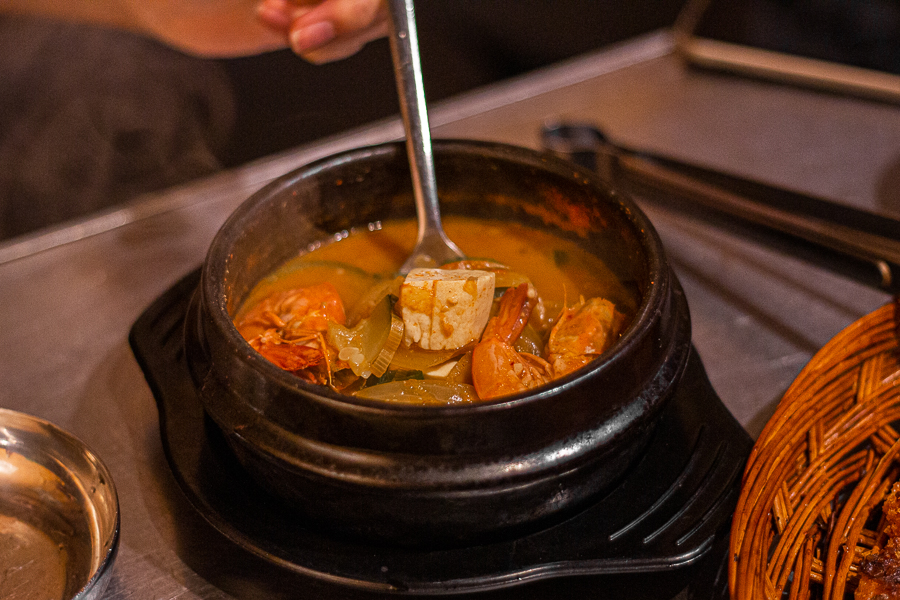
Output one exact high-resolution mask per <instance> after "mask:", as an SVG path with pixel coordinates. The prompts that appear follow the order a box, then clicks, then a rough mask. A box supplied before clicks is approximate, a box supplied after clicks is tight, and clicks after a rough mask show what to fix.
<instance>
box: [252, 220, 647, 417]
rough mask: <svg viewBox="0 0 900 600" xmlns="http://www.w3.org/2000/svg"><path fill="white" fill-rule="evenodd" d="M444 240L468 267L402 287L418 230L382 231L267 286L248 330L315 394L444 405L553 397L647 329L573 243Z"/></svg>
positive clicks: (418, 276)
mask: <svg viewBox="0 0 900 600" xmlns="http://www.w3.org/2000/svg"><path fill="white" fill-rule="evenodd" d="M444 228H445V230H446V231H447V234H448V236H449V237H450V238H451V239H452V240H453V241H454V242H455V243H456V244H457V245H458V246H459V247H460V248H461V249H462V251H463V252H464V253H465V254H466V256H467V257H469V259H468V260H466V261H463V262H461V263H456V264H451V265H443V266H441V268H435V269H424V270H422V269H419V270H415V271H413V272H411V273H410V274H409V275H408V276H407V277H406V278H404V277H401V276H399V275H398V269H399V268H400V266H401V265H402V263H403V261H404V260H405V259H406V258H407V257H408V256H409V254H410V253H411V252H412V249H413V246H414V242H415V238H416V222H415V221H414V220H407V221H393V222H385V223H375V224H372V225H371V226H370V227H369V229H368V230H362V231H355V232H350V233H349V234H341V235H338V236H335V239H334V240H333V241H331V242H329V243H326V244H322V245H321V246H319V247H316V248H312V249H310V251H309V252H306V253H304V254H302V255H300V256H298V257H297V258H295V259H293V260H291V261H289V262H288V263H286V264H285V265H283V266H282V267H281V268H279V269H278V270H277V271H275V272H274V273H272V274H271V275H270V276H269V277H267V278H265V279H264V280H263V281H261V282H260V283H259V284H258V285H257V286H256V288H255V289H254V290H253V291H252V292H251V293H250V294H249V295H248V297H247V299H246V300H245V301H244V303H243V306H242V307H241V309H240V310H239V311H238V314H237V315H236V316H235V319H234V320H235V325H236V326H237V328H238V330H239V331H240V332H241V334H242V335H243V336H244V338H245V339H246V340H247V341H248V342H249V343H250V344H251V346H253V347H254V348H255V349H256V350H257V351H259V352H260V353H261V354H262V355H263V356H265V357H266V358H267V359H269V360H270V361H271V362H273V363H275V364H276V365H278V366H280V367H282V368H284V369H286V370H288V371H291V372H293V373H295V374H296V375H298V376H299V377H302V378H303V379H306V380H307V381H311V382H314V383H318V384H321V385H328V386H330V387H332V388H333V389H335V390H338V391H341V392H343V393H346V394H353V395H357V396H363V397H368V398H374V399H380V400H385V401H391V402H413V403H439V404H440V403H459V402H476V401H480V400H487V399H491V398H496V397H498V396H504V395H507V394H512V393H517V392H521V391H525V390H528V389H531V388H534V387H538V386H540V385H545V384H548V383H550V382H552V381H553V380H554V379H557V378H559V377H562V376H563V375H566V374H567V373H569V372H571V371H574V370H576V369H578V368H580V367H581V366H584V365H585V364H587V363H588V362H590V361H591V360H593V359H594V358H596V357H597V356H599V355H600V354H602V353H603V352H604V351H605V350H606V349H607V348H608V347H609V346H611V345H612V344H613V343H614V342H615V341H616V339H618V337H619V336H620V335H621V334H622V332H623V331H624V329H625V328H626V327H627V325H628V323H629V322H630V321H631V319H632V318H633V316H634V313H635V310H636V307H637V305H638V303H639V300H640V299H639V298H638V296H637V292H636V291H635V290H632V289H629V288H627V287H626V286H624V285H623V284H622V282H620V281H619V279H618V278H617V277H616V276H615V275H614V274H613V273H612V272H611V270H610V269H609V268H608V267H607V266H606V265H605V264H604V263H603V261H602V260H601V259H600V258H598V257H597V256H595V255H593V254H591V253H589V252H587V251H585V250H584V249H582V248H581V247H580V246H578V245H577V244H576V243H575V242H573V241H571V240H567V239H564V238H561V237H556V236H554V235H551V234H549V233H547V232H545V231H542V230H538V229H533V228H529V227H527V226H524V225H521V224H516V223H506V222H499V221H484V220H474V219H466V218H460V217H448V218H446V219H445V222H444Z"/></svg>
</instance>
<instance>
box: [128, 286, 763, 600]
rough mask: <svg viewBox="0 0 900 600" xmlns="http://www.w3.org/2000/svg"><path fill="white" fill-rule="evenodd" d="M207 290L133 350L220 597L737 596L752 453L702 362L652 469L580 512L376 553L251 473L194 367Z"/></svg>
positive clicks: (199, 562) (186, 553) (657, 445)
mask: <svg viewBox="0 0 900 600" xmlns="http://www.w3.org/2000/svg"><path fill="white" fill-rule="evenodd" d="M198 281H199V270H197V271H194V272H192V273H190V274H189V275H187V276H186V277H184V278H183V279H182V280H181V281H179V282H178V283H177V284H175V285H174V286H173V287H172V288H170V289H169V290H168V291H166V292H165V293H164V294H163V295H162V296H160V297H159V298H158V299H157V300H156V301H155V302H154V303H153V304H152V305H151V306H150V307H148V308H147V309H146V310H145V312H144V313H143V314H142V315H141V316H140V318H139V319H138V320H137V321H136V322H135V324H134V325H133V327H132V330H131V333H130V336H129V341H130V343H131V347H132V350H133V351H134V354H135V356H136V358H137V360H138V363H139V364H140V367H141V369H142V370H143V372H144V375H145V377H146V379H147V381H148V383H149V385H150V388H151V390H152V392H153V395H154V397H155V399H156V402H157V405H158V409H159V413H160V434H161V437H162V443H163V449H164V452H165V454H166V459H167V461H168V466H169V468H170V470H171V472H172V474H173V475H174V478H175V481H176V483H177V484H178V486H179V487H180V488H181V490H182V492H184V495H185V496H186V498H187V500H188V502H189V503H190V505H191V506H192V507H193V511H192V512H193V513H194V514H193V515H182V516H183V517H184V518H183V519H181V521H183V522H182V523H178V525H179V528H180V531H179V535H180V536H181V537H182V538H183V539H181V540H180V543H181V544H182V547H181V548H180V552H179V554H180V555H181V557H182V558H183V559H184V560H185V562H188V563H189V564H190V566H192V567H193V568H195V569H196V570H198V572H200V573H201V574H202V575H204V576H205V577H207V579H209V580H210V581H212V582H213V583H215V584H216V585H218V586H219V587H222V588H223V589H226V590H227V591H233V593H235V594H236V595H239V596H245V595H247V593H248V591H253V592H255V593H261V594H265V595H266V596H267V597H276V598H277V597H279V595H284V596H285V597H289V596H291V595H292V594H296V593H297V591H298V590H303V591H304V594H303V596H304V597H315V595H316V594H317V593H319V594H321V595H322V597H332V598H335V597H341V598H356V597H363V598H371V597H378V596H383V595H397V594H413V595H419V594H422V595H437V594H461V593H466V592H490V594H488V597H504V596H503V595H504V594H510V595H509V597H511V598H512V597H515V598H523V597H528V593H529V590H535V597H542V598H546V597H557V594H558V597H560V598H562V597H573V596H572V594H573V593H586V592H589V593H590V597H607V595H606V594H609V595H608V597H610V598H614V597H626V596H627V597H630V598H642V597H645V598H672V597H674V596H675V595H677V594H678V593H679V592H682V591H683V590H685V589H688V588H691V589H690V597H704V598H725V597H727V586H726V569H725V562H724V561H725V558H726V556H725V555H726V552H727V532H728V527H729V525H730V521H731V514H732V512H733V509H734V505H735V503H736V501H737V497H738V493H739V487H740V480H741V474H742V472H743V466H744V463H745V461H746V458H747V456H748V454H749V452H750V448H751V446H752V440H751V439H750V437H749V436H748V435H747V433H746V432H745V431H744V430H743V428H742V427H741V426H740V424H738V423H737V421H735V419H734V417H733V416H732V415H731V414H730V413H729V412H728V410H727V409H726V408H725V406H724V405H723V404H722V402H721V400H720V399H719V398H718V396H717V395H716V393H715V391H714V390H713V389H712V386H711V385H710V383H709V381H708V379H707V377H706V374H705V372H704V370H703V365H702V364H701V362H700V359H699V357H698V356H697V355H696V352H693V351H692V353H691V357H690V359H689V364H688V367H687V372H686V373H685V375H684V378H683V379H682V381H681V382H680V383H679V386H678V388H677V389H676V391H675V395H674V397H673V398H672V399H671V401H670V402H669V405H668V406H667V407H666V409H665V412H664V414H663V415H662V417H661V420H660V422H659V423H658V425H657V427H656V431H655V433H654V437H653V439H652V440H651V441H650V443H649V445H648V447H647V449H646V450H645V452H644V454H643V456H642V457H641V458H640V459H639V461H638V463H637V464H636V465H635V466H634V467H633V468H632V469H631V470H630V471H629V472H628V474H627V475H626V476H625V477H624V478H623V480H622V481H621V482H620V483H619V484H617V485H616V486H615V487H614V488H613V489H612V490H610V491H608V492H606V493H605V494H604V495H603V496H602V497H600V498H598V499H597V501H596V502H595V503H594V504H592V505H591V506H589V507H587V508H586V509H584V510H582V511H581V512H579V513H578V514H576V515H573V516H571V517H569V518H568V519H567V520H565V521H563V522H560V523H558V524H556V525H553V526H550V527H547V528H545V529H542V530H540V531H535V532H533V533H530V534H528V535H524V536H522V537H518V538H515V539H498V540H496V541H491V542H488V543H484V544H481V545H478V546H471V547H464V548H454V549H440V550H431V551H426V550H417V549H409V548H398V547H389V546H378V545H374V544H367V543H363V542H359V541H356V540H348V539H341V538H340V537H338V536H334V535H330V534H329V533H328V532H327V531H320V530H316V529H315V528H314V527H313V526H311V524H309V523H305V522H303V520H302V519H301V518H299V517H298V515H297V514H296V511H292V510H290V509H289V508H287V507H286V506H284V505H283V504H282V503H281V502H280V501H279V500H278V499H276V498H274V497H272V496H270V495H269V494H267V493H266V492H265V491H263V490H262V489H261V488H260V487H259V485H258V484H256V483H255V482H253V480H252V479H251V478H250V477H249V476H248V475H247V474H246V473H245V472H244V471H243V469H242V468H241V467H240V465H239V464H238V463H237V460H236V459H235V458H234V456H233V455H232V454H231V452H230V450H229V449H228V447H227V445H226V443H225V441H224V439H223V437H222V435H221V433H220V431H219V430H218V429H217V428H216V427H215V425H214V424H213V423H212V422H211V420H210V419H209V418H208V417H207V416H206V414H205V413H204V410H203V406H202V404H201V402H200V399H199V397H198V395H197V390H196V389H195V388H194V387H193V384H192V382H191V378H190V376H189V374H188V370H187V364H186V362H185V357H184V352H183V349H184V348H183V343H182V324H183V322H184V317H185V313H186V310H187V306H188V303H189V300H190V297H191V294H192V293H193V291H194V289H195V288H196V287H197V283H198ZM180 512H182V513H184V512H188V511H180ZM198 517H199V518H198ZM298 586H299V587H298ZM573 587H574V588H575V589H572V588H573ZM232 588H233V589H232ZM317 590H318V592H317ZM579 590H581V591H580V592H579ZM598 592H599V593H600V594H601V595H598ZM622 594H625V595H624V596H623V595H622ZM479 597H484V596H483V594H482V595H479Z"/></svg>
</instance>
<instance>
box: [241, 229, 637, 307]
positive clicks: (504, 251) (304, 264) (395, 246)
mask: <svg viewBox="0 0 900 600" xmlns="http://www.w3.org/2000/svg"><path fill="white" fill-rule="evenodd" d="M372 227H373V229H375V230H374V231H368V230H361V231H354V232H351V233H350V234H349V235H347V236H346V237H344V238H343V239H339V240H335V241H332V242H329V243H326V244H323V245H321V246H320V247H318V248H315V249H312V250H311V251H310V252H307V253H305V254H302V255H301V256H298V257H297V258H295V259H292V260H290V261H288V262H287V263H286V264H285V265H284V266H282V267H281V268H280V269H278V270H276V271H275V272H274V273H273V274H272V275H270V276H269V277H266V278H265V279H263V280H262V281H261V282H260V283H259V284H257V286H256V287H255V289H254V290H253V291H252V292H251V293H250V295H249V296H248V297H247V299H246V300H245V302H244V304H243V307H242V309H241V311H240V312H239V314H238V315H237V318H239V317H240V315H241V313H242V312H243V311H244V310H246V309H247V308H249V307H252V306H254V305H255V304H256V303H257V302H258V301H260V300H261V299H263V298H265V297H266V296H268V295H270V294H272V293H273V292H276V291H281V290H287V289H291V288H296V287H303V286H309V285H315V284H317V283H322V282H325V281H329V282H331V283H333V284H334V285H335V287H336V288H337V290H338V293H339V294H340V296H341V298H342V300H343V301H344V305H345V306H348V307H351V306H353V305H354V303H356V302H357V301H358V300H359V299H360V297H361V296H362V295H363V294H364V293H365V292H366V291H367V290H368V289H370V288H371V287H372V286H373V285H375V284H377V282H378V281H379V280H380V279H383V278H389V277H392V276H395V275H396V274H397V271H398V270H399V268H400V266H401V265H402V264H403V261H404V260H406V258H407V257H408V256H409V254H410V253H411V252H412V250H413V246H414V245H415V239H416V227H417V226H416V221H415V220H414V219H409V220H402V221H389V222H383V223H377V224H374V225H373V226H372ZM444 230H445V231H446V232H447V235H448V236H449V237H450V239H452V240H453V241H454V242H455V243H456V244H457V245H458V246H459V247H460V249H461V250H462V251H463V252H464V253H465V254H466V256H468V257H469V258H471V259H474V260H477V259H487V260H492V261H496V262H500V263H503V264H505V265H506V266H508V267H509V268H510V269H511V270H513V271H517V272H520V273H523V274H525V275H527V276H528V277H529V278H530V279H531V282H532V283H533V284H534V286H535V288H536V289H537V291H538V293H539V294H540V295H541V297H542V298H543V299H544V300H545V301H547V302H550V303H560V304H561V303H562V302H563V301H565V302H566V303H567V304H568V305H571V304H573V303H575V302H576V301H577V300H578V298H579V296H584V297H585V298H591V297H598V296H599V297H602V298H606V299H608V300H610V301H611V302H613V303H614V304H615V305H616V307H617V308H618V310H619V311H621V312H622V313H624V314H625V315H627V316H628V318H629V320H630V318H631V317H632V316H633V315H634V311H635V309H636V306H637V303H638V301H639V299H638V298H637V297H636V296H635V292H633V291H630V290H628V289H626V288H625V287H624V286H623V285H622V283H621V282H620V281H619V280H618V278H617V277H616V276H615V275H614V274H613V273H612V271H610V269H609V268H608V267H607V266H606V264H604V262H603V261H602V260H601V259H600V258H599V257H597V256H595V255H594V254H591V253H589V252H587V251H585V250H583V249H582V248H580V247H579V246H578V245H577V244H575V243H574V242H572V241H570V240H566V239H563V238H560V237H556V236H554V235H552V234H550V233H547V232H546V231H542V230H539V229H534V228H531V227H527V226H525V225H521V224H518V223H507V222H501V221H488V220H478V219H471V218H465V217H453V216H450V217H446V218H445V219H444Z"/></svg>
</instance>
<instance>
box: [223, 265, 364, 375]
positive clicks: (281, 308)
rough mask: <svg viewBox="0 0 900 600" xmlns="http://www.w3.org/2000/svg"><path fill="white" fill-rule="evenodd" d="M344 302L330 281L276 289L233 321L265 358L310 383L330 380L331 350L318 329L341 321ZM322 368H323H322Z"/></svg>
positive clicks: (342, 321) (341, 322)
mask: <svg viewBox="0 0 900 600" xmlns="http://www.w3.org/2000/svg"><path fill="white" fill-rule="evenodd" d="M345 319H346V317H345V314H344V304H343V302H342V301H341V298H340V296H338V292H337V290H336V289H335V287H334V285H332V284H330V283H322V284H319V285H314V286H310V287H304V288H295V289H292V290H286V291H282V292H277V293H275V294H272V295H270V296H268V297H267V298H266V299H264V300H263V301H262V302H260V303H258V304H257V305H256V306H254V307H253V308H252V309H251V310H250V311H248V312H247V313H246V314H245V315H244V316H243V317H242V318H241V319H240V321H238V322H237V323H236V326H237V329H238V331H239V332H240V333H241V335H242V336H243V337H244V339H245V340H247V341H248V342H249V343H250V345H251V346H252V347H253V348H254V349H255V350H256V351H257V352H259V353H260V354H262V355H263V356H264V357H266V358H267V359H268V360H269V361H271V362H273V363H274V364H276V365H278V366H279V367H281V368H282V369H285V370H286V371H291V372H293V373H295V374H296V375H298V376H300V377H302V378H303V379H306V380H307V381H311V382H313V383H322V384H324V383H330V381H331V368H330V363H331V356H330V354H331V353H333V351H332V350H331V349H330V348H329V347H328V345H327V344H326V342H325V336H323V335H322V332H323V331H325V330H326V329H328V322H329V321H335V322H337V323H340V324H342V325H343V324H344V321H345ZM323 368H324V371H323Z"/></svg>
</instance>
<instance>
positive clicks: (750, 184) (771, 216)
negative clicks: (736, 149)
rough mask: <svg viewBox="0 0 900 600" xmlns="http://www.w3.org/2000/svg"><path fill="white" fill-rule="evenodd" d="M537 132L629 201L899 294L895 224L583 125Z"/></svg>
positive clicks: (899, 243)
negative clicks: (645, 149)
mask: <svg viewBox="0 0 900 600" xmlns="http://www.w3.org/2000/svg"><path fill="white" fill-rule="evenodd" d="M541 133H542V141H543V144H544V147H545V148H546V149H547V150H550V151H551V152H553V153H555V154H557V155H559V156H563V157H565V158H568V159H570V160H572V161H573V162H575V163H577V164H579V165H580V166H582V167H585V168H587V169H590V170H591V171H595V172H599V174H600V176H601V177H604V178H605V179H606V180H607V181H608V182H610V183H614V184H616V185H617V186H620V187H622V188H623V189H626V190H627V191H629V192H631V193H633V194H634V195H636V196H640V197H645V198H647V199H648V200H650V201H660V202H661V203H663V202H664V204H665V206H666V207H670V208H675V209H677V210H681V211H685V212H689V213H690V214H692V215H694V216H697V217H699V218H702V219H704V220H705V221H708V222H711V223H713V224H715V225H718V226H722V227H725V228H727V229H729V230H732V231H735V232H737V233H739V234H743V235H745V236H750V237H752V238H753V239H756V240H757V241H762V242H764V243H766V244H769V245H772V246H775V247H778V248H780V249H782V250H785V251H789V252H791V253H792V254H794V255H795V256H798V257H799V258H803V259H805V260H807V261H810V262H813V263H815V264H817V265H819V266H822V267H825V268H827V269H829V270H832V271H834V272H837V273H840V274H842V275H844V276H848V277H850V278H852V279H855V280H856V281H859V282H861V283H863V284H866V285H868V286H871V287H875V288H879V289H882V290H884V291H886V292H890V293H891V294H894V295H897V294H898V293H900V220H897V219H893V218H891V217H887V216H881V215H876V214H874V213H870V212H867V211H864V210H860V209H857V208H852V207H849V206H844V205H841V204H838V203H836V202H832V201H829V200H825V199H822V198H816V197H813V196H807V195H805V194H801V193H798V192H793V191H789V190H785V189H781V188H777V187H774V186H769V185H766V184H763V183H760V182H756V181H751V180H748V179H742V178H739V177H735V176H732V175H727V174H724V173H720V172H717V171H713V170H709V169H705V168H703V167H698V166H696V165H691V164H688V163H684V162H680V161H676V160H672V159H668V158H665V157H660V156H655V155H650V154H647V153H642V152H639V151H636V150H632V149H629V148H625V147H623V146H619V145H616V144H613V143H612V142H611V141H610V140H609V139H608V138H607V137H606V136H605V135H604V134H603V132H602V131H600V130H599V129H597V128H596V127H594V126H592V125H590V124H582V123H554V124H548V125H545V126H544V128H543V130H542V132H541Z"/></svg>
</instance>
